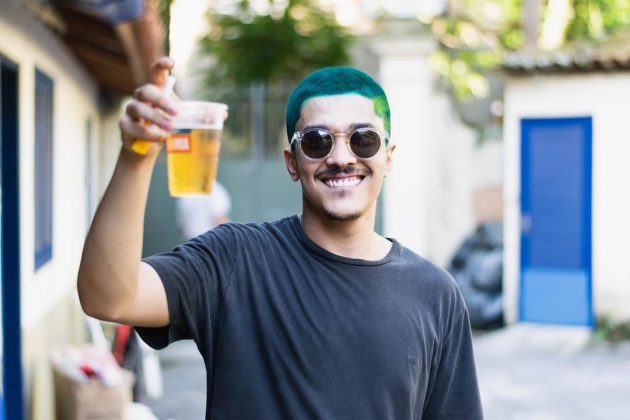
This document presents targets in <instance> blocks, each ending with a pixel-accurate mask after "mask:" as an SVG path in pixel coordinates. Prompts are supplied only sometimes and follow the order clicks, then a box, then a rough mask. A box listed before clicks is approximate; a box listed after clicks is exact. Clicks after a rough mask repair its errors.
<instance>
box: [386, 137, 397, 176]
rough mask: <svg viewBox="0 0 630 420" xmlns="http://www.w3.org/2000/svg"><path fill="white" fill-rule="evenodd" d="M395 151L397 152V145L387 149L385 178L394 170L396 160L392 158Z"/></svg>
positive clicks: (391, 145)
mask: <svg viewBox="0 0 630 420" xmlns="http://www.w3.org/2000/svg"><path fill="white" fill-rule="evenodd" d="M394 150H396V145H395V144H390V145H388V146H387V149H385V155H386V157H385V159H386V161H385V176H387V175H389V171H391V170H392V166H393V165H394V159H393V158H392V155H393V154H394Z"/></svg>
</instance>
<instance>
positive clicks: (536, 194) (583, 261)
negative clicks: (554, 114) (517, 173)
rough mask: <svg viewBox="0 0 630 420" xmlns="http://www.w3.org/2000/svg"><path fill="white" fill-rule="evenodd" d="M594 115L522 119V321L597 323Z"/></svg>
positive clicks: (575, 323) (574, 323)
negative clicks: (593, 280)
mask: <svg viewBox="0 0 630 420" xmlns="http://www.w3.org/2000/svg"><path fill="white" fill-rule="evenodd" d="M591 150H592V120H591V118H590V117H583V118H550V119H523V120H521V280H520V319H521V320H522V321H529V322H542V323H553V324H571V325H586V326H591V325H593V316H592V300H591V161H592V159H591V157H592V153H591Z"/></svg>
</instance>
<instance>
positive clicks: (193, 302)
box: [136, 224, 238, 349]
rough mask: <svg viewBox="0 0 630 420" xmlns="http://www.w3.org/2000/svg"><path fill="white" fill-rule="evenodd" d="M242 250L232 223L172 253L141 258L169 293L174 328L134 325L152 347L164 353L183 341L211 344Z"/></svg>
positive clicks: (169, 307) (169, 326)
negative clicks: (223, 301)
mask: <svg viewBox="0 0 630 420" xmlns="http://www.w3.org/2000/svg"><path fill="white" fill-rule="evenodd" d="M237 250H238V246H237V243H236V235H235V234H234V231H233V227H232V226H231V225H230V224H227V225H222V226H220V227H217V228H215V229H213V230H210V231H208V232H206V233H204V234H202V235H200V236H198V237H196V238H193V239H192V240H190V241H189V242H186V243H184V244H182V245H179V246H178V247H176V248H175V249H174V250H172V251H170V252H166V253H163V254H157V255H154V256H151V257H148V258H145V259H143V261H144V262H146V263H147V264H149V265H151V266H152V267H153V268H154V269H155V271H156V272H157V274H158V275H159V277H160V280H161V281H162V283H163V285H164V289H165V291H166V298H167V303H168V312H169V317H170V324H169V325H168V326H166V327H159V328H148V327H136V331H137V332H138V334H139V335H140V337H141V338H142V339H143V340H144V341H145V342H146V343H147V344H148V345H149V346H151V347H153V348H155V349H161V348H164V347H166V346H167V345H168V344H170V343H172V342H174V341H177V340H183V339H193V340H195V342H197V345H198V346H209V345H211V340H212V331H213V330H214V329H215V328H216V321H217V313H218V310H219V307H220V304H221V301H222V299H223V297H224V296H225V293H226V292H227V289H228V287H229V283H230V280H231V277H232V275H233V272H234V268H235V264H234V261H235V252H236V251H237Z"/></svg>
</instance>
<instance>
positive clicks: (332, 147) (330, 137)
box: [290, 127, 387, 160]
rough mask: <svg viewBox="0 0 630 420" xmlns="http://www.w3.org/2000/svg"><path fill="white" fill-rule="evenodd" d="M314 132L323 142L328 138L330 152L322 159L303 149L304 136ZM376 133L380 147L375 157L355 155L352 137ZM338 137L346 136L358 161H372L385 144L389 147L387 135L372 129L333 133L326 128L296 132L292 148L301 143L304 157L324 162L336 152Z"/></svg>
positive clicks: (362, 128)
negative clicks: (336, 139) (296, 143)
mask: <svg viewBox="0 0 630 420" xmlns="http://www.w3.org/2000/svg"><path fill="white" fill-rule="evenodd" d="M312 132H317V133H319V135H320V137H321V139H322V140H323V141H326V138H328V144H330V150H328V152H327V153H326V154H325V155H324V156H322V157H312V156H309V155H308V154H307V153H306V151H305V150H304V148H303V147H302V139H303V138H304V136H305V135H306V134H308V133H312ZM368 132H369V133H374V134H376V135H377V136H378V138H379V140H380V141H379V146H378V149H376V151H375V152H374V154H373V155H371V156H369V157H361V156H359V155H357V154H356V153H355V151H354V150H353V149H352V137H353V136H354V135H355V134H361V133H368ZM337 135H344V136H345V137H346V141H345V143H346V146H348V150H350V153H352V155H353V156H354V157H356V158H357V159H361V160H370V159H372V158H373V157H374V156H376V155H377V154H378V152H380V150H381V148H382V147H383V144H385V145H387V136H386V135H385V133H383V132H381V131H379V130H377V129H375V128H372V127H361V128H357V129H356V130H353V131H351V132H344V131H342V132H336V133H335V132H332V131H329V130H326V129H324V128H307V129H306V130H302V131H296V132H295V133H294V134H293V137H291V142H290V144H291V147H293V144H294V143H295V142H298V143H300V149H302V153H303V154H304V156H305V157H306V158H307V159H309V160H324V159H326V158H327V157H328V156H330V154H331V153H332V152H333V150H335V145H336V144H337V142H335V136H337Z"/></svg>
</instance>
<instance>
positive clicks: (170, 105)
mask: <svg viewBox="0 0 630 420" xmlns="http://www.w3.org/2000/svg"><path fill="white" fill-rule="evenodd" d="M173 66H174V62H173V60H172V59H171V58H169V57H162V58H161V59H160V60H159V61H158V62H157V63H155V64H154V66H153V69H152V76H151V83H149V84H146V85H144V86H141V87H139V88H137V89H136V90H135V92H134V94H133V99H132V100H131V102H129V104H128V105H127V108H126V110H125V114H124V115H123V116H122V117H121V118H120V132H121V136H122V142H123V147H124V148H125V149H126V150H129V151H133V152H134V153H136V152H135V151H134V149H133V148H132V146H133V144H134V142H135V141H137V140H145V141H149V142H152V143H154V144H155V145H154V146H152V147H151V148H150V152H149V154H152V155H153V154H157V152H158V151H159V150H160V147H161V145H162V144H163V143H164V141H165V140H166V136H167V135H168V132H169V131H171V130H173V129H174V128H175V127H174V125H173V123H172V121H171V118H170V117H171V116H173V115H175V114H176V113H177V105H176V103H175V101H174V100H173V99H172V96H171V93H167V92H164V85H165V84H166V80H167V78H168V73H169V71H170V70H171V69H172V68H173Z"/></svg>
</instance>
